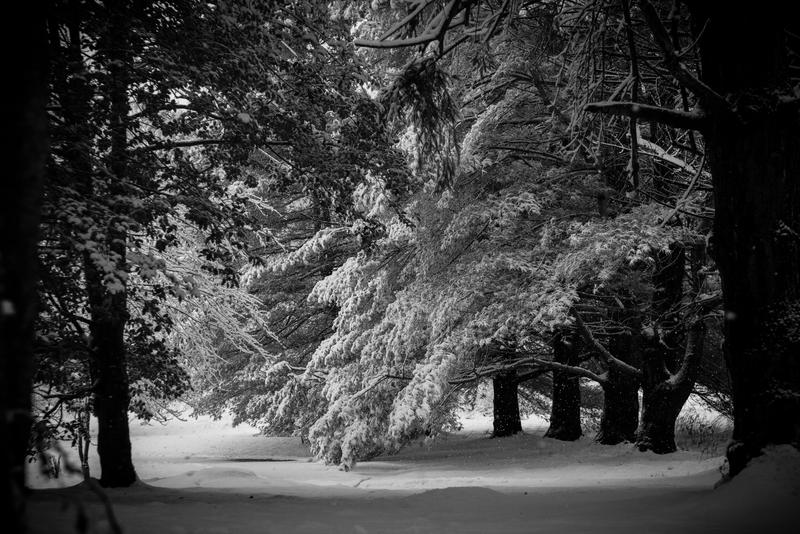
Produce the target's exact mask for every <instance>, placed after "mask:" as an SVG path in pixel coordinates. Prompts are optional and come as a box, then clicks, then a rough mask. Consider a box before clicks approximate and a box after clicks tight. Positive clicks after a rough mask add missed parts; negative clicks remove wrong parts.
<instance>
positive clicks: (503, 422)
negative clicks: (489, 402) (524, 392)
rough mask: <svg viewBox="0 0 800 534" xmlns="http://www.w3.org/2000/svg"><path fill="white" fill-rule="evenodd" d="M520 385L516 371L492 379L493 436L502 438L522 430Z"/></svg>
mask: <svg viewBox="0 0 800 534" xmlns="http://www.w3.org/2000/svg"><path fill="white" fill-rule="evenodd" d="M518 385H519V382H518V381H517V373H516V371H508V372H504V373H500V374H498V375H496V376H495V377H494V378H493V379H492V386H493V388H494V398H493V405H494V425H493V431H492V436H493V437H496V438H501V437H505V436H512V435H514V434H517V433H519V432H522V421H521V420H520V417H519V397H518V395H517V387H518Z"/></svg>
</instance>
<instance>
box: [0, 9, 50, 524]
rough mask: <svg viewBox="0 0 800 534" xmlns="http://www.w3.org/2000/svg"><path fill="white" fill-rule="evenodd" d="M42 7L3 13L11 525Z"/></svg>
mask: <svg viewBox="0 0 800 534" xmlns="http://www.w3.org/2000/svg"><path fill="white" fill-rule="evenodd" d="M45 8H46V6H45V5H43V3H42V2H20V3H15V4H14V5H12V6H8V7H7V9H6V12H5V13H4V17H3V20H4V21H5V22H4V23H3V26H4V30H3V32H2V33H3V43H2V56H3V68H4V71H5V74H6V77H7V79H8V80H9V83H7V84H5V89H6V91H8V92H7V93H6V96H5V98H4V103H3V111H2V124H3V128H2V129H3V133H2V146H3V148H4V154H5V157H4V159H3V177H2V178H1V179H0V469H2V473H0V485H1V486H0V488H2V489H0V506H1V507H2V514H0V517H2V520H3V524H4V526H5V527H6V528H7V529H9V531H10V532H25V531H26V525H25V496H24V493H25V465H26V461H25V457H26V453H27V450H28V439H29V434H30V427H31V386H32V379H33V369H34V365H33V340H34V322H35V320H36V304H37V294H36V285H37V282H38V269H37V266H38V261H37V248H36V247H37V242H38V235H39V217H40V211H41V192H42V182H43V179H44V173H45V167H46V163H47V156H48V140H47V113H46V109H47V102H48V86H47V74H48V72H47V71H48V65H47V32H46V25H45V23H46V18H45V15H46V9H45Z"/></svg>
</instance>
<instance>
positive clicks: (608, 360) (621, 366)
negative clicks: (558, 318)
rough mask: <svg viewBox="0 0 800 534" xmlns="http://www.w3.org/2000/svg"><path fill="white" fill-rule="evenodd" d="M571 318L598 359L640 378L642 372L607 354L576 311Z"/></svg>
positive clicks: (606, 350)
mask: <svg viewBox="0 0 800 534" xmlns="http://www.w3.org/2000/svg"><path fill="white" fill-rule="evenodd" d="M572 316H573V317H575V324H576V325H577V326H578V330H580V332H581V335H582V336H583V339H585V340H586V342H587V343H589V344H590V345H591V346H592V347H594V348H595V349H596V350H597V352H598V353H599V354H600V358H601V359H602V360H603V361H604V362H605V363H606V365H608V366H609V367H614V368H615V369H617V370H619V371H622V372H623V373H627V374H629V375H633V376H636V377H641V376H642V372H641V371H640V370H639V369H637V368H636V367H634V366H632V365H630V364H628V363H625V362H623V361H622V360H620V359H619V358H617V357H615V356H614V355H613V354H611V353H610V352H608V349H607V348H605V347H604V346H603V344H602V343H600V342H599V341H598V340H597V338H596V337H594V335H593V334H592V331H591V330H589V327H588V326H586V323H584V322H583V319H582V318H581V316H580V314H579V313H578V312H576V311H573V312H572Z"/></svg>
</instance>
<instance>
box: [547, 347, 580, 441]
mask: <svg viewBox="0 0 800 534" xmlns="http://www.w3.org/2000/svg"><path fill="white" fill-rule="evenodd" d="M565 336H566V333H565V332H558V333H556V335H555V336H554V339H553V360H554V361H555V362H556V363H564V364H567V365H577V363H578V362H577V354H578V347H579V344H578V341H579V336H578V335H575V334H573V335H571V336H570V337H571V339H570V340H569V341H568V340H567V339H565ZM552 401H553V403H552V407H551V411H550V426H549V427H548V428H547V432H545V434H544V437H546V438H553V439H558V440H562V441H575V440H576V439H578V438H579V437H581V435H582V433H583V432H582V431H581V389H580V377H578V376H577V375H575V374H572V373H568V372H565V371H553V395H552Z"/></svg>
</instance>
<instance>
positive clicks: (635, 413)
mask: <svg viewBox="0 0 800 534" xmlns="http://www.w3.org/2000/svg"><path fill="white" fill-rule="evenodd" d="M602 386H603V415H602V417H601V418H600V431H599V432H598V433H597V438H596V439H597V441H598V442H599V443H602V444H603V445H616V444H618V443H623V442H626V441H630V442H633V441H634V440H635V439H636V428H637V426H638V425H639V381H638V380H637V379H635V378H631V377H630V376H629V375H627V374H625V373H622V372H620V371H617V370H616V369H613V368H612V369H609V370H608V379H607V380H606V382H604V383H603V384H602Z"/></svg>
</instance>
